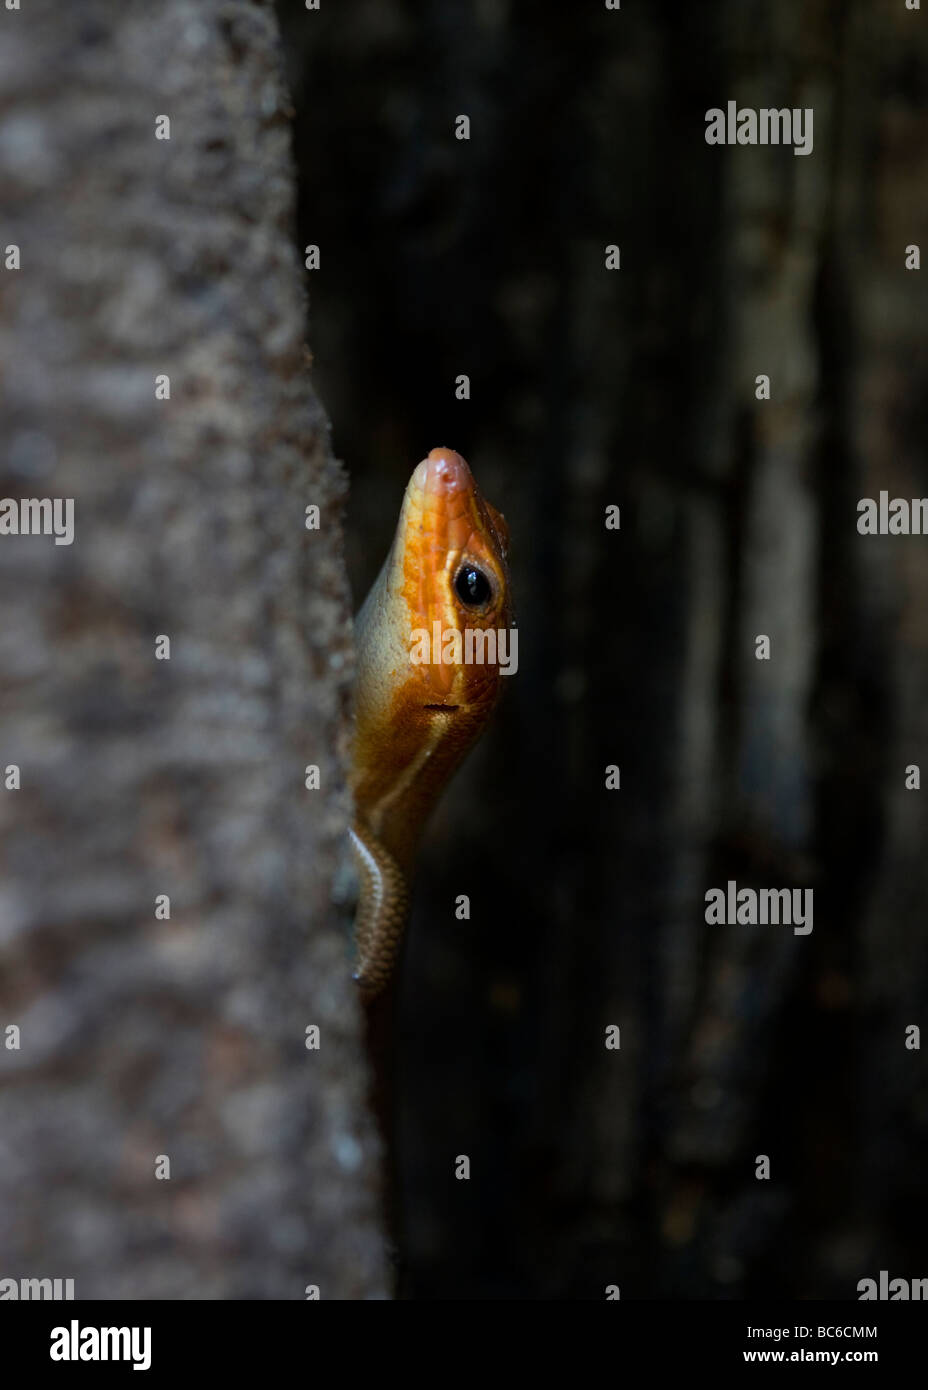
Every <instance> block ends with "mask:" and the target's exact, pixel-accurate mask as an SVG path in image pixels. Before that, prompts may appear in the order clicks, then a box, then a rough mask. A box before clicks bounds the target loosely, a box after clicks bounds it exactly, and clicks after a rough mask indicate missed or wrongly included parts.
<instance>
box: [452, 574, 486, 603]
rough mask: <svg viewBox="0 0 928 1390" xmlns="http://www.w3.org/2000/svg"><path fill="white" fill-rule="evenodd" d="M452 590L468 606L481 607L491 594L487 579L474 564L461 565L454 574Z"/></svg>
mask: <svg viewBox="0 0 928 1390" xmlns="http://www.w3.org/2000/svg"><path fill="white" fill-rule="evenodd" d="M454 592H455V593H456V594H457V596H458V598H459V599H460V600H461V602H462V603H466V604H467V606H468V607H469V608H481V607H482V606H483V604H485V603H486V602H487V601H488V599H490V598H492V596H493V590H492V589H491V587H490V581H489V579H487V577H486V575H485V574H484V572H483V570H478V569H477V566H476V565H462V566H461V568H460V569H459V570H458V572H457V574H456V575H455V576H454Z"/></svg>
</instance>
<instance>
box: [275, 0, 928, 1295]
mask: <svg viewBox="0 0 928 1390" xmlns="http://www.w3.org/2000/svg"><path fill="white" fill-rule="evenodd" d="M281 8H282V13H283V15H284V17H285V21H286V23H285V39H286V48H287V53H288V60H289V61H290V63H291V73H292V82H293V86H294V91H295V102H296V106H297V151H298V158H299V160H300V172H301V181H300V182H301V196H302V207H301V225H302V232H303V237H304V238H305V239H306V240H312V241H319V242H320V243H322V244H323V245H324V247H325V248H326V250H325V257H326V258H325V259H324V262H323V272H322V274H321V275H320V276H319V277H318V288H317V290H316V293H315V294H314V301H313V314H314V324H315V330H314V337H315V340H316V341H317V342H318V343H319V344H324V345H325V351H324V353H322V354H321V355H320V364H319V370H320V382H321V383H322V385H321V389H322V391H323V393H324V396H325V399H326V401H327V404H328V405H329V408H330V409H331V410H332V413H333V420H334V421H335V425H336V438H337V444H338V448H339V452H340V453H341V454H342V455H343V456H344V457H345V458H346V459H347V461H348V463H349V467H350V468H351V471H352V475H353V477H357V478H358V479H359V480H360V482H361V486H360V487H359V488H358V489H357V493H358V496H357V502H356V503H355V501H354V498H353V499H352V505H353V508H354V510H353V512H352V528H351V530H352V540H351V544H352V546H353V547H356V548H355V549H353V550H352V551H351V552H350V558H351V561H352V565H353V569H354V573H355V575H356V576H357V584H358V591H359V593H362V592H363V590H364V587H365V585H366V584H367V583H368V582H369V580H370V578H371V577H372V574H373V572H374V571H375V570H376V567H377V565H378V564H379V562H380V560H381V559H382V557H383V554H384V551H385V549H386V546H387V544H388V542H389V531H390V528H391V526H392V519H393V516H394V515H395V506H396V502H397V499H398V497H399V495H400V492H401V489H402V486H403V483H404V482H405V478H406V476H407V475H408V471H409V468H410V467H411V466H412V465H413V464H414V463H415V462H416V461H417V460H418V459H419V458H421V457H422V456H423V454H424V453H425V452H426V450H427V449H428V448H430V447H432V446H433V445H436V444H448V445H451V446H453V447H456V448H458V449H460V450H461V451H462V452H463V453H464V454H465V455H466V456H467V457H468V459H469V460H470V462H471V464H472V466H473V467H474V469H475V472H476V474H477V477H478V479H479V481H480V484H481V486H482V488H483V490H484V492H485V493H486V495H487V496H488V497H489V498H490V500H491V501H492V502H493V503H494V504H495V505H496V506H498V507H500V508H501V509H502V510H503V512H504V513H505V514H506V515H507V517H508V520H509V522H510V526H511V530H512V536H513V555H512V563H513V575H514V585H515V602H516V610H517V616H518V620H519V632H520V669H519V674H518V676H517V677H516V678H515V679H513V680H512V681H510V682H509V689H508V690H507V699H506V700H505V702H504V704H503V706H502V708H501V710H500V712H499V717H498V719H497V720H496V723H495V726H494V729H493V731H492V732H491V734H490V736H489V737H488V738H487V739H486V740H485V741H484V743H483V744H482V745H481V748H480V750H479V752H478V753H477V755H476V756H475V757H474V758H473V759H471V761H470V762H469V763H468V765H467V767H466V769H465V770H464V771H463V772H462V774H461V776H460V777H459V779H458V782H457V786H456V787H455V789H454V792H453V794H452V795H450V796H449V797H448V799H447V800H446V802H445V803H444V804H443V806H442V808H441V809H440V812H439V814H438V817H437V819H436V822H435V824H434V826H433V829H432V833H431V836H430V838H429V841H428V844H427V845H426V849H425V854H424V856H423V867H422V872H421V874H420V878H419V883H418V889H417V900H416V903H417V905H416V908H415V911H414V918H413V923H412V931H411V934H410V942H409V951H408V959H407V963H406V974H405V980H404V991H405V993H404V1007H403V1020H404V1021H403V1033H404V1039H403V1064H402V1066H401V1069H400V1074H401V1076H402V1077H403V1081H402V1094H403V1097H404V1121H405V1139H404V1140H403V1144H402V1166H403V1171H404V1175H405V1184H406V1192H407V1244H408V1251H409V1256H410V1263H411V1270H412V1285H413V1288H414V1289H416V1290H418V1291H419V1292H420V1293H421V1294H422V1295H423V1296H450V1295H452V1294H457V1295H459V1296H476V1297H488V1296H490V1297H492V1296H503V1297H506V1296H523V1297H524V1296H528V1297H591V1298H601V1297H602V1296H603V1289H604V1287H605V1286H606V1285H607V1284H610V1283H618V1284H619V1285H620V1286H621V1289H622V1297H623V1298H625V1297H629V1298H635V1297H660V1296H681V1297H709V1298H732V1297H751V1296H768V1297H771V1296H779V1297H812V1298H815V1297H836V1298H853V1297H856V1282H857V1280H858V1279H860V1278H862V1277H864V1276H868V1275H872V1274H874V1273H875V1272H877V1271H879V1270H880V1269H881V1268H884V1269H889V1270H891V1271H897V1272H898V1273H900V1274H911V1275H915V1274H916V1273H917V1272H918V1271H921V1270H923V1269H924V1266H925V1253H926V1247H928V1221H926V1216H925V1208H924V1202H923V1201H922V1199H921V1197H920V1195H919V1194H920V1192H921V1190H922V1184H923V1181H924V1153H925V1146H926V1139H928V1086H926V1074H925V1064H924V1062H923V1060H922V1059H923V1057H924V1055H925V1054H924V1052H921V1053H919V1052H914V1051H908V1050H906V1047H905V1031H904V1030H905V1027H906V1025H908V1024H912V1023H921V1025H922V1028H923V1029H924V1025H925V1014H924V1010H925V1000H926V994H928V942H926V936H925V930H924V924H925V904H926V901H928V856H926V854H925V844H926V831H928V825H926V811H925V792H924V790H922V791H921V792H916V791H907V790H906V789H905V768H906V765H907V764H910V763H918V764H921V765H922V776H923V777H924V766H925V762H926V732H928V730H926V710H928V603H926V595H928V543H926V540H925V538H923V537H914V536H913V537H878V538H873V537H861V536H859V535H858V533H857V529H856V523H857V511H856V503H857V500H858V498H860V497H864V496H869V497H876V496H877V494H878V492H879V490H880V489H881V488H886V489H888V490H889V492H890V495H892V496H902V497H908V498H912V497H920V496H924V495H926V494H928V472H926V468H925V440H926V437H928V416H926V402H928V349H926V335H925V328H926V323H928V292H926V278H925V277H926V273H928V272H926V271H925V270H924V269H922V270H921V271H918V272H915V271H907V270H906V268H905V248H906V246H907V245H909V244H911V243H920V244H921V254H922V258H923V261H924V257H925V252H926V245H928V226H926V201H925V187H926V174H925V169H926V158H925V151H926V149H928V36H926V30H925V15H924V7H923V10H922V12H921V13H918V12H913V11H909V10H906V8H905V6H904V5H903V4H902V0H874V3H871V0H807V2H806V3H799V2H798V0H796V3H793V0H769V2H768V0H749V2H746V0H721V3H719V4H713V5H711V6H705V5H699V6H683V5H675V6H670V5H665V6H654V5H649V6H623V7H622V9H621V10H614V11H607V10H606V9H605V6H603V5H602V4H601V3H600V4H598V5H592V6H575V5H569V4H563V3H560V0H545V2H543V3H542V2H541V0H533V2H532V3H529V0H512V3H509V4H504V3H496V0H485V2H484V3H481V4H475V5H473V6H453V5H451V4H448V3H444V0H420V3H405V2H404V0H383V3H377V4H371V3H363V0H359V2H358V3H354V4H347V5H342V6H339V7H335V6H328V7H327V6H323V9H322V11H321V12H320V15H319V16H318V17H315V18H314V20H313V21H312V23H311V24H310V23H308V22H307V20H306V17H305V11H304V10H303V7H302V6H301V5H299V4H298V3H297V0H281ZM729 99H736V100H737V101H738V103H739V104H740V105H741V106H750V107H755V108H757V107H778V108H779V107H803V108H805V107H812V108H813V109H814V149H813V152H812V154H811V155H808V156H799V157H797V156H796V155H794V154H793V152H792V150H791V149H789V148H782V147H761V146H755V147H737V146H736V147H733V148H730V149H729V148H725V149H720V148H716V147H710V146H707V145H706V143H705V139H704V135H705V129H706V126H705V113H706V111H707V110H708V109H709V108H711V107H717V106H718V107H722V108H724V107H725V104H726V102H727V101H728V100H729ZM323 109H324V111H325V116H326V122H327V130H328V132H329V138H328V139H327V141H326V142H325V143H324V144H323V145H321V146H320V144H319V143H318V141H316V140H315V139H314V133H315V123H316V122H317V121H318V119H319V113H320V111H321V110H323ZM460 113H466V114H468V115H469V117H470V120H471V138H470V140H469V141H467V142H463V141H457V140H455V138H454V124H455V118H456V116H457V115H458V114H460ZM346 169H350V170H351V177H350V178H347V177H346V173H345V171H346ZM610 243H615V244H618V245H619V246H620V248H621V270H620V271H618V272H611V273H607V272H606V271H605V270H604V249H605V247H606V246H607V245H609V244H610ZM348 364H350V370H348ZM459 373H468V374H469V375H470V377H471V399H470V400H469V401H460V400H458V399H456V397H455V390H454V388H455V378H456V376H457V375H458V374H459ZM759 374H767V375H769V377H770V380H771V399H770V400H769V401H758V400H757V398H756V396H755V377H756V376H757V375H759ZM359 399H360V400H363V401H364V407H365V408H364V410H363V412H362V411H358V410H357V409H352V405H351V403H352V401H357V400H359ZM609 503H615V504H619V505H620V506H621V508H622V529H621V531H620V532H607V531H606V530H605V529H604V527H603V509H604V507H605V505H606V504H609ZM759 634H766V635H768V636H769V637H770V639H771V644H772V659H771V660H770V661H768V662H759V661H756V660H755V655H754V652H755V638H756V636H757V635H759ZM611 763H617V764H619V766H620V767H621V777H622V789H621V791H620V792H607V791H606V790H605V789H604V786H603V782H604V769H605V767H606V766H607V765H608V764H611ZM728 879H735V880H737V881H738V883H739V885H740V886H748V885H750V886H754V887H764V886H770V887H789V886H797V887H811V888H813V889H814V891H815V904H816V909H815V922H814V931H813V934H812V935H811V936H809V937H804V938H799V937H794V936H793V935H792V933H791V932H790V931H789V930H788V929H783V928H778V927H768V928H756V929H754V930H751V929H748V928H745V927H737V926H733V927H719V926H709V925H707V924H706V922H705V920H704V911H705V902H704V894H705V891H706V889H707V888H709V887H712V886H716V885H719V884H724V883H725V882H726V881H727V880H728ZM463 892H467V893H469V894H471V895H472V903H473V920H472V922H471V924H470V925H469V926H467V925H465V924H461V923H459V922H457V921H456V920H455V918H454V914H453V904H454V899H455V895H456V894H458V893H463ZM612 1023H614V1024H619V1025H620V1026H621V1028H622V1048H621V1051H620V1052H610V1051H607V1050H606V1049H605V1047H604V1045H603V1039H604V1029H605V1027H606V1026H607V1025H608V1024H612ZM459 1152H462V1153H470V1154H471V1155H472V1157H473V1163H474V1173H473V1178H472V1180H471V1182H470V1183H454V1182H453V1181H450V1180H449V1178H448V1173H449V1171H450V1166H451V1163H452V1160H453V1156H454V1155H455V1154H457V1153H459ZM758 1154H768V1155H769V1156H770V1159H771V1176H770V1179H769V1181H758V1180H757V1179H756V1177H755V1158H756V1156H757V1155H758Z"/></svg>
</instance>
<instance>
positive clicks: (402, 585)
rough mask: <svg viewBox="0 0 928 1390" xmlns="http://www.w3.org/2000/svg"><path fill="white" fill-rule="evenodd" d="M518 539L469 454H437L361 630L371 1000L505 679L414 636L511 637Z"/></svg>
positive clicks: (423, 474) (364, 901)
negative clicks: (512, 541) (479, 633)
mask: <svg viewBox="0 0 928 1390" xmlns="http://www.w3.org/2000/svg"><path fill="white" fill-rule="evenodd" d="M508 541H509V536H508V530H507V527H506V523H505V521H504V520H503V518H502V516H500V514H499V512H497V511H495V510H494V508H493V507H491V506H490V505H489V503H488V502H485V501H484V499H483V497H482V496H481V495H480V491H479V489H478V487H477V484H476V483H475V482H474V479H473V475H472V474H471V471H470V469H469V468H468V466H467V464H466V463H465V462H464V460H463V459H462V458H461V456H460V454H456V453H455V452H454V450H453V449H433V450H432V452H431V453H430V454H429V456H428V458H427V459H423V461H422V462H421V463H420V464H419V465H418V467H417V468H416V470H415V472H414V473H413V475H412V477H411V479H410V481H409V484H408V486H407V488H406V495H405V497H404V498H403V506H402V509H401V511H400V519H399V523H398V525H397V528H396V535H395V537H394V540H393V545H392V547H391V549H390V553H389V555H388V556H387V558H386V561H385V562H384V566H383V568H382V570H381V571H380V574H379V575H378V577H377V580H376V581H375V583H374V586H373V588H372V589H371V591H370V593H369V594H368V596H367V599H366V600H365V602H364V605H363V607H362V609H361V611H360V613H359V614H358V617H357V619H356V620H355V636H356V642H357V649H358V665H357V676H356V682H355V694H354V743H353V756H352V791H353V794H354V801H355V812H356V814H355V820H354V823H353V825H352V829H351V838H352V845H353V848H354V852H355V858H356V861H357V866H358V874H359V878H360V884H361V892H360V899H359V904H358V912H357V917H356V921H355V937H356V945H357V961H356V967H355V979H356V980H357V981H358V984H359V985H360V987H361V989H362V991H363V993H364V994H365V996H367V997H368V998H373V996H374V995H376V994H378V993H379V992H380V990H382V989H383V987H384V986H385V985H386V983H387V982H388V980H389V978H390V974H391V972H392V970H393V966H394V963H395V961H396V956H397V953H398V951H399V946H400V942H401V940H402V934H403V928H404V926H405V924H406V916H407V911H408V905H409V880H410V875H411V873H412V868H413V863H414V860H415V854H416V848H417V845H418V841H419V837H420V834H421V831H422V828H423V826H424V824H425V821H426V819H427V817H428V815H429V812H430V811H431V809H432V807H433V806H434V804H435V802H436V801H437V799H438V797H439V796H440V794H441V792H442V790H443V788H444V786H445V784H446V782H447V781H448V779H449V778H450V776H451V774H452V773H453V772H454V770H455V768H457V766H458V765H459V763H460V762H461V760H462V759H463V758H464V757H465V755H466V754H467V752H468V750H469V749H470V747H471V746H472V744H474V743H475V742H476V740H477V739H478V738H479V737H480V735H481V733H482V732H483V729H484V727H485V725H486V723H487V720H488V719H489V716H490V713H491V711H492V709H493V707H494V705H495V704H496V701H497V699H498V698H499V694H500V688H501V685H502V680H503V677H502V676H501V675H500V671H499V667H498V666H497V665H496V664H490V663H484V664H476V663H470V664H464V663H463V662H462V663H461V664H460V665H454V664H450V663H447V662H438V663H436V662H434V661H433V662H432V664H431V665H428V664H425V663H422V664H418V665H416V664H414V663H413V662H412V661H411V660H410V651H411V649H412V645H413V642H412V634H413V632H414V631H415V630H416V629H423V628H424V629H425V630H426V631H427V632H428V634H429V638H430V639H431V637H432V634H433V632H434V629H433V626H432V625H433V623H434V622H436V621H437V622H439V623H440V624H441V629H442V632H443V633H444V632H447V631H448V629H452V628H454V629H457V630H458V631H459V632H461V633H462V634H463V632H464V631H465V629H466V628H485V629H489V628H494V629H496V630H497V631H498V630H499V629H501V628H509V626H510V623H511V609H510V595H509V569H508V566H507V563H506V552H507V548H508ZM464 563H467V564H471V565H474V566H476V567H477V568H478V569H479V570H480V571H481V572H482V574H483V575H484V576H485V577H486V579H487V580H488V581H489V584H490V589H491V593H490V596H489V598H488V600H487V601H486V602H485V603H483V604H481V605H480V606H478V607H474V606H473V605H469V604H465V603H464V602H463V601H462V600H461V598H460V597H459V596H458V594H457V593H456V592H455V589H454V580H455V576H456V575H457V573H458V571H459V569H460V568H461V565H462V564H464ZM432 656H433V657H434V656H435V652H434V650H433V651H432Z"/></svg>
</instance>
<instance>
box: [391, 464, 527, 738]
mask: <svg viewBox="0 0 928 1390" xmlns="http://www.w3.org/2000/svg"><path fill="white" fill-rule="evenodd" d="M508 545H509V531H508V528H507V526H506V522H505V520H504V519H503V517H502V516H501V515H500V513H499V512H498V511H496V510H495V508H493V507H491V506H490V504H489V503H488V502H486V501H485V500H484V498H483V497H482V495H481V493H480V489H479V488H478V487H477V484H476V482H475V481H474V477H473V474H472V473H471V471H470V469H469V468H468V466H467V464H466V463H465V461H464V459H463V458H462V457H461V455H460V454H458V453H455V451H454V450H453V449H433V450H432V451H431V453H430V454H429V456H428V458H425V459H423V460H422V462H421V463H420V464H419V465H418V467H417V468H416V470H415V472H414V473H413V475H412V477H411V478H410V480H409V484H408V486H407V488H406V496H405V498H404V500H403V509H402V513H401V515H400V523H399V527H398V530H397V553H396V555H395V563H396V571H395V572H396V575H397V580H398V581H399V582H400V583H401V585H402V596H403V599H404V601H405V605H406V608H407V612H408V620H409V630H410V642H411V644H412V643H413V633H415V632H417V631H418V632H422V631H425V632H427V633H428V638H429V644H430V655H431V658H432V659H431V661H430V662H427V663H421V664H419V665H418V666H416V667H414V670H415V673H416V677H417V679H418V681H419V682H420V684H421V696H422V700H421V702H422V705H423V706H424V707H426V708H428V707H433V708H434V707H441V708H443V709H446V710H449V712H453V711H454V710H455V709H459V708H461V707H467V706H472V705H485V704H487V703H492V702H493V701H494V700H495V698H496V695H497V694H498V690H499V681H500V666H499V660H498V658H499V655H500V647H499V645H498V643H499V638H498V634H499V632H501V631H502V632H504V633H506V637H505V638H504V639H503V641H504V643H505V642H506V641H507V640H508V639H509V637H510V633H509V629H510V624H511V620H512V614H511V605H510V593H509V567H508V565H507V561H506V554H507V550H508ZM436 624H437V625H438V627H437V628H436ZM439 632H440V634H441V652H440V653H439V652H436V650H435V647H436V643H435V637H436V635H437V634H438V633H439ZM455 632H456V633H458V634H459V637H460V649H461V660H460V661H457V660H455V659H454V658H455V655H456V651H455V639H454V637H453V634H454V633H455ZM468 632H470V636H468ZM490 633H492V634H493V641H492V643H491V641H490V639H489V635H490ZM449 634H452V635H451V636H449ZM483 634H486V636H484V635H483ZM506 650H507V649H506V647H505V646H504V647H503V653H504V655H505V652H506ZM491 651H492V652H493V653H494V654H495V659H494V660H492V661H489V660H488V659H487V657H488V656H489V655H490V653H491ZM480 652H482V653H483V657H484V659H483V661H480V660H476V659H474V658H475V656H476V655H477V653H480ZM468 653H469V654H470V659H468ZM439 655H442V656H443V658H445V659H442V660H438V659H437V657H438V656H439ZM448 658H450V659H448Z"/></svg>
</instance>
